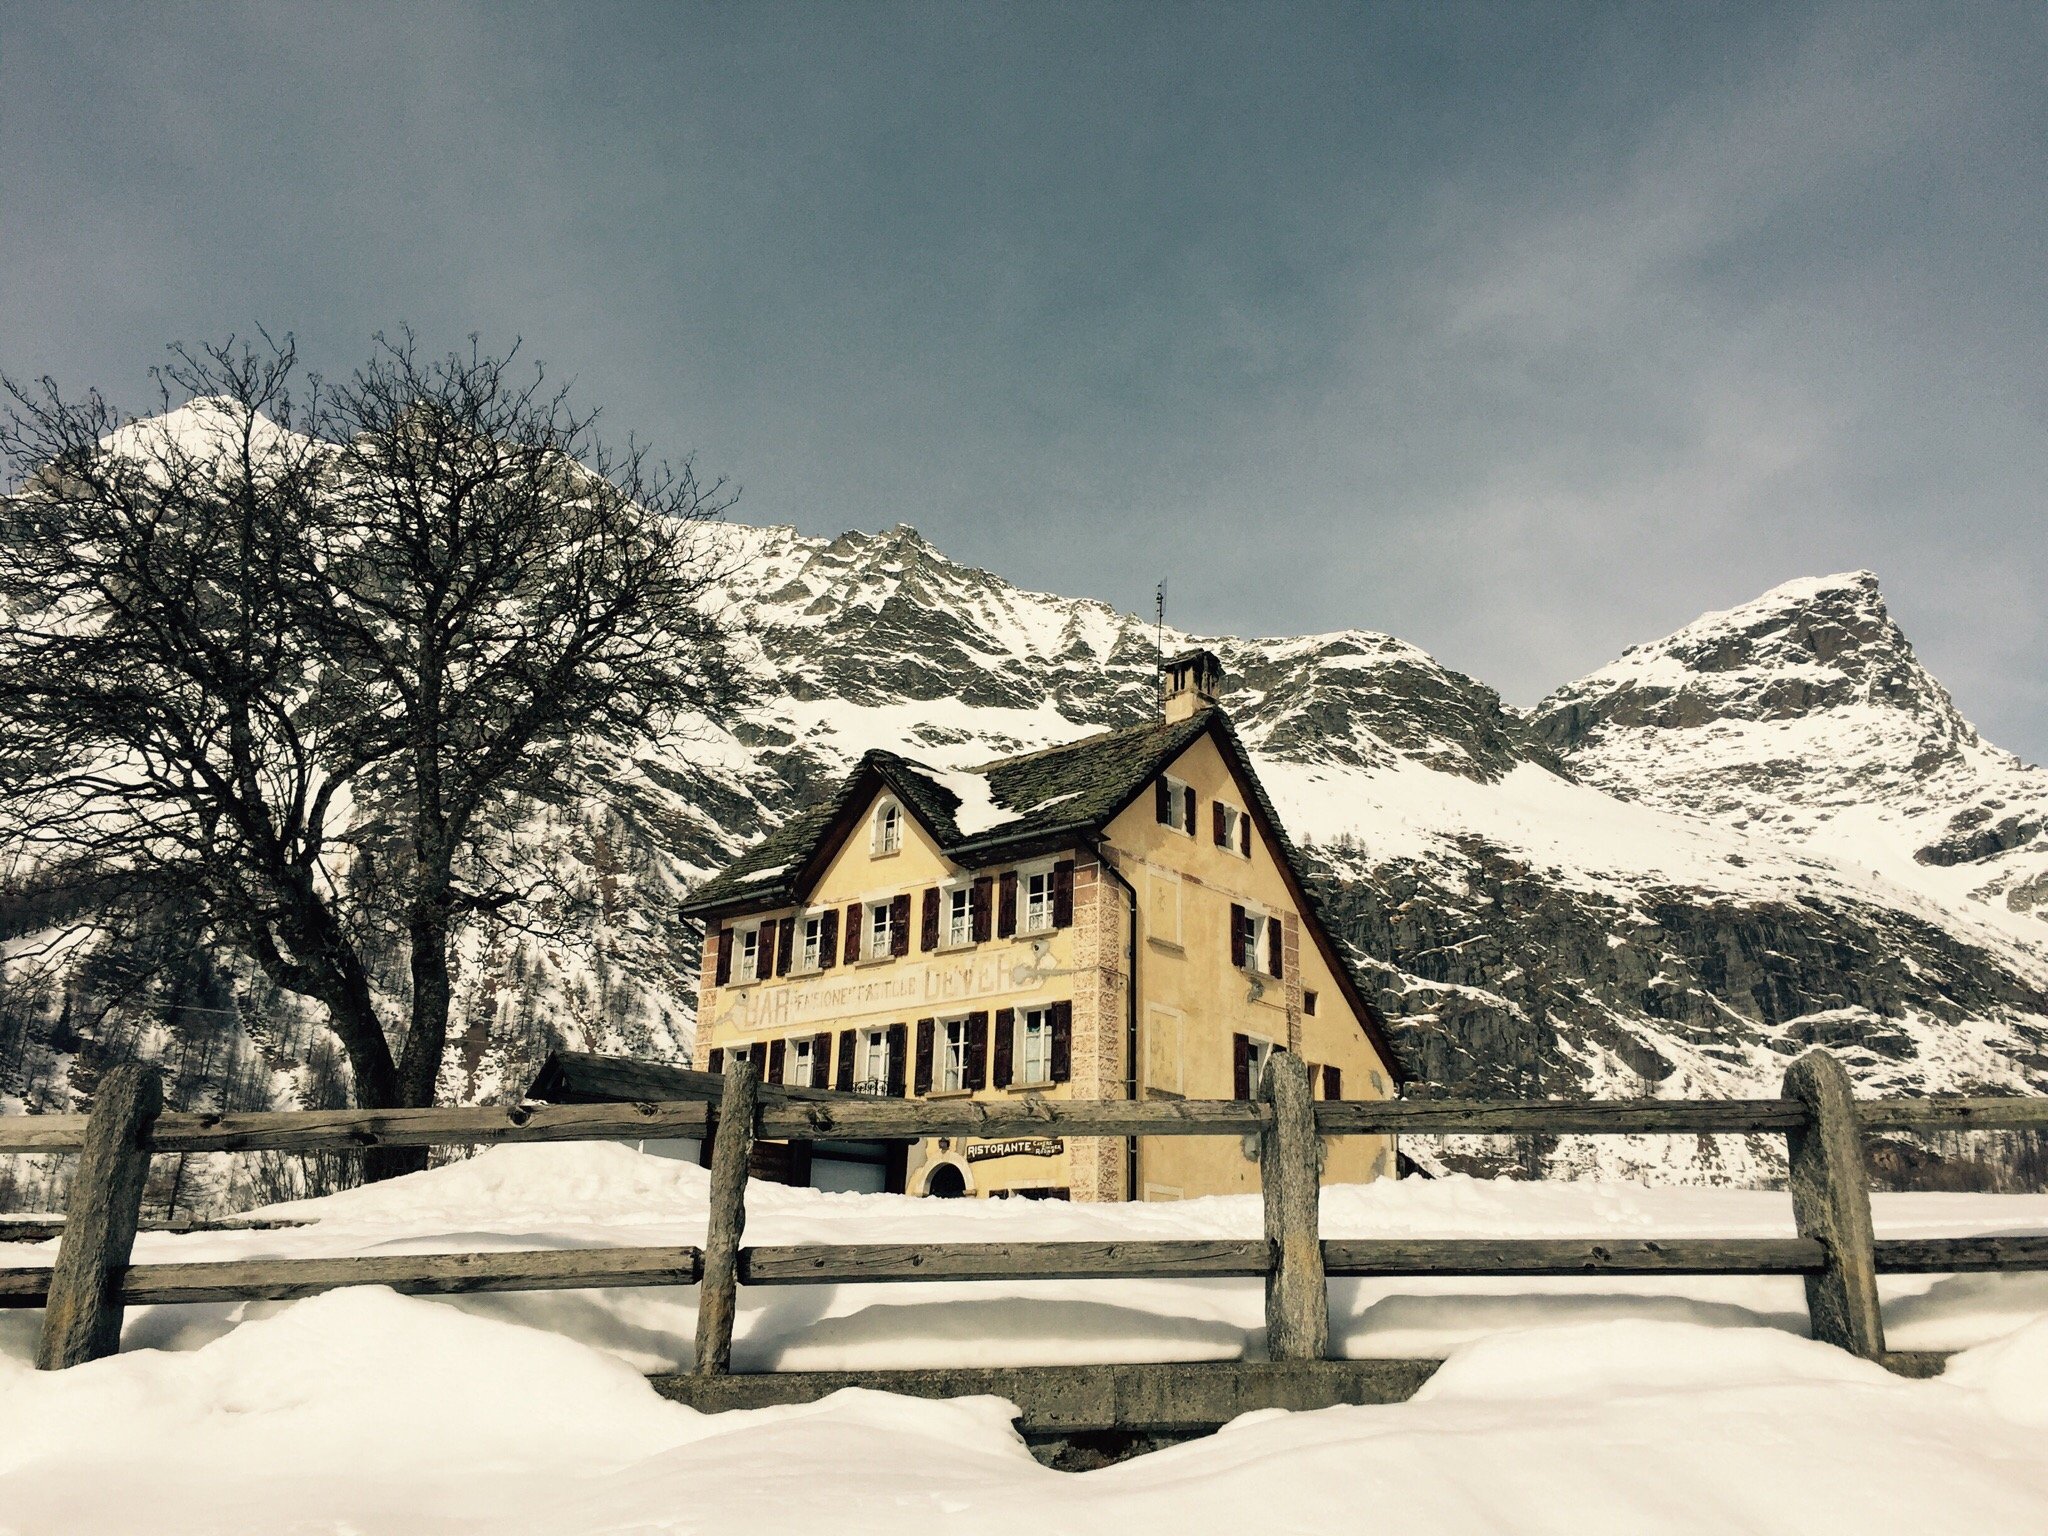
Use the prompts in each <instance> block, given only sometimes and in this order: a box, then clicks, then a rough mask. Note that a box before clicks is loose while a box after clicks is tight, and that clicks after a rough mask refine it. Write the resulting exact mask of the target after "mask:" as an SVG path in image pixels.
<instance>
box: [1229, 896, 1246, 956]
mask: <svg viewBox="0 0 2048 1536" xmlns="http://www.w3.org/2000/svg"><path fill="white" fill-rule="evenodd" d="M1245 921H1246V918H1245V910H1244V908H1243V907H1242V906H1240V905H1238V903H1236V902H1234V901H1233V902H1232V903H1231V904H1230V963H1231V964H1232V965H1234V966H1236V967H1237V968H1238V969H1239V970H1243V969H1244V928H1245Z"/></svg>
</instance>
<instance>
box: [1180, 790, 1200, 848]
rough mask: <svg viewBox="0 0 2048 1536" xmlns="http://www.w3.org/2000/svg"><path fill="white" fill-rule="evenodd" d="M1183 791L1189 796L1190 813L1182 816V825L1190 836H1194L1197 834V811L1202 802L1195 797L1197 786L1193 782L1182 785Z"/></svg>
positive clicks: (1182, 828)
mask: <svg viewBox="0 0 2048 1536" xmlns="http://www.w3.org/2000/svg"><path fill="white" fill-rule="evenodd" d="M1181 793H1182V794H1183V795H1185V796H1187V802H1188V813H1187V815H1185V816H1183V817H1182V818H1181V823H1180V827H1181V830H1182V831H1183V832H1185V833H1187V835H1188V836H1189V837H1193V836H1194V835H1195V812H1196V811H1197V810H1198V809H1199V808H1200V807H1201V804H1202V802H1201V801H1199V800H1197V799H1196V798H1195V786H1194V785H1192V784H1188V785H1184V786H1182V788H1181Z"/></svg>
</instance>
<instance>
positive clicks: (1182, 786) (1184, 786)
mask: <svg viewBox="0 0 2048 1536" xmlns="http://www.w3.org/2000/svg"><path fill="white" fill-rule="evenodd" d="M1159 777H1161V778H1162V779H1164V780H1166V810H1167V822H1166V826H1167V830H1168V831H1172V832H1179V833H1183V834H1185V835H1186V836H1188V837H1193V836H1194V835H1195V822H1196V821H1198V820H1199V819H1200V818H1199V817H1198V816H1189V815H1188V796H1189V794H1190V793H1192V792H1193V790H1194V787H1195V786H1194V785H1192V784H1190V783H1189V782H1188V781H1187V780H1186V779H1176V778H1175V777H1174V776H1173V775H1172V774H1170V773H1162V774H1161V775H1159ZM1201 803H1202V797H1201V796H1200V795H1196V796H1195V805H1196V806H1197V808H1199V807H1200V806H1201ZM1184 816H1185V817H1187V822H1186V824H1185V825H1183V824H1182V821H1181V818H1182V817H1184Z"/></svg>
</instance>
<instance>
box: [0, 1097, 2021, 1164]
mask: <svg viewBox="0 0 2048 1536" xmlns="http://www.w3.org/2000/svg"><path fill="white" fill-rule="evenodd" d="M713 1118H715V1112H713V1108H711V1106H709V1104H705V1102H700V1100H666V1102H643V1104H514V1106H506V1108H449V1110H281V1112H262V1114H164V1116H158V1122H156V1126H154V1128H152V1130H150V1151H162V1153H195V1151H346V1149H350V1147H356V1149H360V1147H459V1145H494V1143H510V1141H592V1139H608V1137H625V1139H664V1137H674V1139H688V1137H702V1135H707V1133H709V1126H711V1120H713ZM1855 1118H1858V1124H1860V1128H1864V1130H2048V1098H1923V1100H1903V1098H1888V1100H1886V1098H1878V1100H1858V1102H1855ZM1806 1120H1808V1116H1806V1106H1804V1104H1798V1102H1794V1100H1776V1098H1759V1100H1657V1098H1638V1100H1583V1102H1575V1100H1509V1102H1479V1100H1427V1098H1423V1100H1386V1102H1319V1104H1317V1106H1315V1128H1317V1133H1319V1135H1325V1137H1513V1135H1554V1137H1645V1135H1722V1137H1747V1135H1784V1133H1788V1130H1796V1128H1798V1126H1802V1124H1806ZM1268 1124H1272V1110H1268V1106H1264V1104H1257V1102H1249V1100H1208V1102H1200V1100H1188V1102H1159V1104H1128V1102H1120V1100H1118V1102H1108V1104H1085V1102H1053V1100H1020V1102H1016V1104H979V1102H975V1100H958V1102H940V1104H928V1102H918V1100H874V1102H872V1104H766V1106H764V1108H762V1110H760V1120H758V1128H756V1135H758V1137H762V1139H766V1141H840V1139H846V1141H915V1139H922V1137H965V1139H969V1141H1001V1139H1008V1137H1020V1135H1069V1137H1237V1135H1257V1133H1260V1130H1264V1128H1266V1126H1268ZM84 1141H86V1116H84V1114H8V1116H0V1153H74V1151H80V1149H82V1147H84Z"/></svg>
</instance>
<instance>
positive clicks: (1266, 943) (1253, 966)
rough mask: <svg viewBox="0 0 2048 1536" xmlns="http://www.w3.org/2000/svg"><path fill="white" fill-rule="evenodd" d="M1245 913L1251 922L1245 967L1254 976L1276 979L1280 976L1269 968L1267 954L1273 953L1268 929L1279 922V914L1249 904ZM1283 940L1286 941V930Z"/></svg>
mask: <svg viewBox="0 0 2048 1536" xmlns="http://www.w3.org/2000/svg"><path fill="white" fill-rule="evenodd" d="M1244 915H1245V919H1246V921H1248V922H1249V923H1250V924H1251V932H1250V933H1248V934H1246V935H1245V946H1244V968H1245V970H1246V971H1247V972H1248V973H1249V974H1251V975H1253V976H1263V977H1265V978H1266V980H1268V981H1275V980H1277V979H1278V977H1277V976H1276V975H1275V973H1274V972H1273V971H1271V970H1270V969H1268V968H1267V961H1266V956H1267V955H1269V954H1271V953H1272V950H1271V948H1270V946H1271V944H1272V940H1271V939H1269V938H1268V937H1267V936H1266V930H1267V929H1268V927H1270V926H1272V925H1275V924H1277V923H1279V921H1280V917H1279V914H1278V913H1274V912H1267V911H1264V910H1262V909H1260V908H1258V907H1252V906H1247V907H1246V908H1245V909H1244ZM1281 941H1282V942H1283V943H1285V942H1286V936H1285V933H1284V931H1283V933H1282V936H1281Z"/></svg>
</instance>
